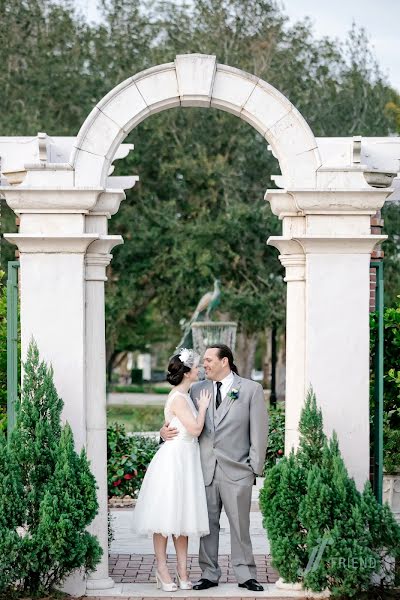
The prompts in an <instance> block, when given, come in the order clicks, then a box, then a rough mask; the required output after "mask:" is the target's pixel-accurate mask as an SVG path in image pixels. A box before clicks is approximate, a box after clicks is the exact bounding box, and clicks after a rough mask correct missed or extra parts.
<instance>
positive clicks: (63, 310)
mask: <svg viewBox="0 0 400 600" xmlns="http://www.w3.org/2000/svg"><path fill="white" fill-rule="evenodd" d="M5 237H6V238H7V240H8V241H9V242H11V243H13V244H16V245H17V247H18V249H19V252H20V283H21V288H20V290H21V303H20V314H21V347H22V348H21V354H22V360H23V361H24V360H25V357H26V353H27V350H28V346H29V343H30V341H31V340H32V339H34V340H35V341H36V343H37V344H38V348H39V352H40V357H41V359H42V360H45V361H46V362H48V363H49V364H50V363H51V365H52V366H53V369H54V383H55V385H56V388H57V392H58V393H59V395H60V396H61V398H62V399H63V402H64V408H63V412H62V418H63V420H64V421H68V422H69V424H70V425H71V428H72V431H73V434H74V441H75V446H76V448H77V450H78V451H79V449H80V448H82V447H84V446H85V445H86V411H85V377H86V373H85V371H86V366H85V280H84V274H85V262H84V257H85V251H86V248H87V247H88V246H89V244H91V243H92V242H93V241H94V240H95V239H96V238H97V237H98V236H97V235H96V234H85V233H82V234H76V235H72V234H71V235H69V236H65V235H64V236H63V235H57V234H53V235H50V234H25V233H19V234H9V235H6V236H5Z"/></svg>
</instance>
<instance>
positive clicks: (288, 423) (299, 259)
mask: <svg viewBox="0 0 400 600" xmlns="http://www.w3.org/2000/svg"><path fill="white" fill-rule="evenodd" d="M269 243H270V244H271V245H274V246H275V247H276V248H278V249H279V250H280V252H281V254H280V255H279V260H280V261H281V263H282V265H283V266H284V267H285V270H286V276H285V282H286V283H287V290H286V394H285V454H289V452H290V450H291V449H292V448H297V447H298V442H299V432H298V423H299V418H300V412H301V409H302V407H303V404H304V397H305V393H306V388H305V360H304V356H305V255H304V253H303V250H302V247H301V246H300V245H299V244H298V243H297V242H295V241H293V240H289V239H284V238H280V239H277V238H274V239H273V240H270V242H269Z"/></svg>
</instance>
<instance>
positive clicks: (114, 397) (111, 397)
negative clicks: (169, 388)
mask: <svg viewBox="0 0 400 600" xmlns="http://www.w3.org/2000/svg"><path fill="white" fill-rule="evenodd" d="M166 399H167V395H166V394H132V393H121V394H117V393H112V392H110V393H109V394H108V395H107V406H111V405H114V404H127V405H129V406H145V405H148V406H149V405H150V406H164V404H165V401H166Z"/></svg>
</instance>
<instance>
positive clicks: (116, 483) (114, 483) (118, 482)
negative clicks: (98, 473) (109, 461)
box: [113, 479, 122, 487]
mask: <svg viewBox="0 0 400 600" xmlns="http://www.w3.org/2000/svg"><path fill="white" fill-rule="evenodd" d="M121 481H122V480H121V479H117V481H113V486H115V487H117V485H119V484H120V483H121Z"/></svg>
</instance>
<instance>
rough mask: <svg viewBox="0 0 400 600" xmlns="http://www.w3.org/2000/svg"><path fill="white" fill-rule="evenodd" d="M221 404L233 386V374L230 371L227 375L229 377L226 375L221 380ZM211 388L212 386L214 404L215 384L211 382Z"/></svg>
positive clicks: (215, 395) (215, 396)
mask: <svg viewBox="0 0 400 600" xmlns="http://www.w3.org/2000/svg"><path fill="white" fill-rule="evenodd" d="M221 383H222V385H221V402H223V400H224V398H225V396H226V395H227V393H228V392H229V390H230V389H231V387H232V384H233V373H232V371H231V372H230V373H229V375H227V376H226V377H224V378H223V379H221ZM213 386H214V402H215V400H216V398H217V382H216V381H213Z"/></svg>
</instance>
